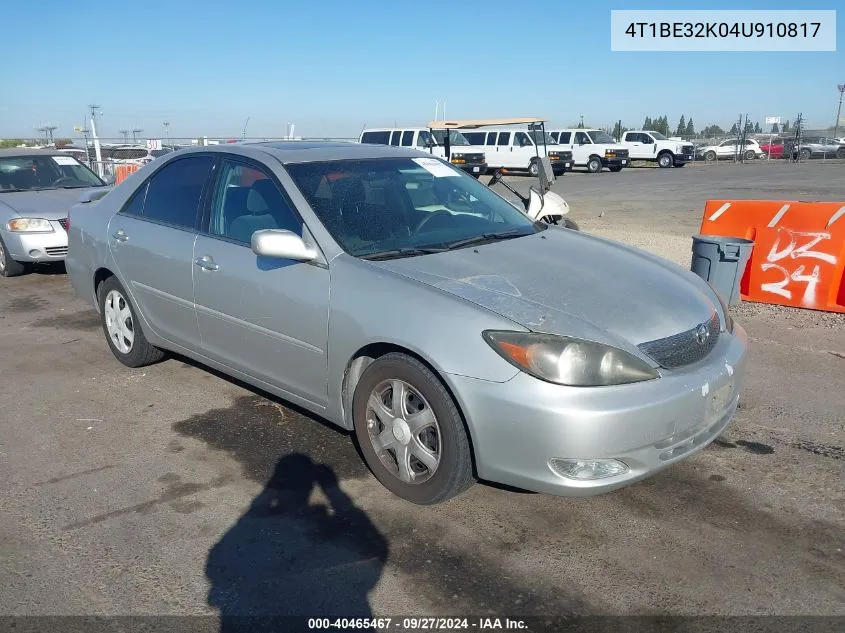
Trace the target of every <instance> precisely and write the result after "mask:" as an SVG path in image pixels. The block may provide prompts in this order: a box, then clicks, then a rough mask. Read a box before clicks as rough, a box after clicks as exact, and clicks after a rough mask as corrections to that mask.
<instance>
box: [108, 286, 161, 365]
mask: <svg viewBox="0 0 845 633" xmlns="http://www.w3.org/2000/svg"><path fill="white" fill-rule="evenodd" d="M97 294H98V297H99V301H100V318H101V320H102V323H103V332H104V333H105V335H106V340H107V341H108V342H109V348H111V351H112V354H114V355H115V357H116V358H117V360H119V361H120V362H121V363H123V364H124V365H126V366H127V367H143V366H145V365H151V364H153V363H157V362H158V361H160V360H161V359H162V358H164V352H163V351H162V350H160V349H158V348H157V347H154V346H152V345H150V343H149V342H148V341H147V338H146V337H145V336H144V332H143V330H142V329H141V324H140V323H138V317H137V313H136V311H135V308H134V307H133V306H132V304H131V303H130V302H129V298H128V296H127V294H126V291H125V290H124V289H123V286H122V285H121V284H120V282H119V281H118V280H117V277H109V278H108V279H106V280H105V281H104V282H103V283H102V284H101V285H100V287H99V289H98V291H97Z"/></svg>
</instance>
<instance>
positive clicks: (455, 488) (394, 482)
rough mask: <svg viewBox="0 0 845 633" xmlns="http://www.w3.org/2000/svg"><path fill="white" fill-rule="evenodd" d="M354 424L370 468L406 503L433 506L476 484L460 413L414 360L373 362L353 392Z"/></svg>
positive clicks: (396, 357)
mask: <svg viewBox="0 0 845 633" xmlns="http://www.w3.org/2000/svg"><path fill="white" fill-rule="evenodd" d="M352 418H353V424H354V427H355V436H356V439H357V440H358V444H359V446H360V448H361V453H362V454H363V456H364V460H365V461H366V463H367V466H369V468H370V470H371V471H372V472H373V474H374V475H375V476H376V479H378V480H379V481H380V482H381V483H382V485H383V486H384V487H385V488H387V489H388V490H390V491H391V492H392V493H393V494H395V495H397V496H399V497H401V498H403V499H405V500H406V501H410V502H412V503H417V504H420V505H433V504H436V503H440V502H442V501H446V500H447V499H450V498H452V497H454V496H456V495H457V494H459V493H461V492H463V491H464V490H466V489H467V488H469V487H470V486H471V485H472V484H473V483H474V481H475V480H474V478H473V474H472V457H471V452H470V445H469V438H468V437H467V432H466V429H465V427H464V423H463V420H462V418H461V415H460V412H459V411H458V407H457V406H456V405H455V402H454V401H453V400H452V397H451V396H450V395H449V392H448V391H447V390H446V388H445V387H444V386H443V384H442V383H441V382H440V380H439V379H438V378H437V376H435V375H434V373H433V372H432V371H431V370H430V369H429V368H428V367H426V366H425V365H424V364H423V363H422V362H420V361H419V360H417V359H416V358H413V357H411V356H408V355H406V354H400V353H390V354H386V355H385V356H382V357H381V358H379V359H377V360H375V361H373V363H372V364H370V365H369V366H368V367H367V369H366V370H364V373H363V374H362V375H361V379H360V380H359V381H358V385H357V386H356V387H355V395H354V397H353V401H352Z"/></svg>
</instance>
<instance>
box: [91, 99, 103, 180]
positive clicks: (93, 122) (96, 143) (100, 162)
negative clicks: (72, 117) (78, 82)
mask: <svg viewBox="0 0 845 633" xmlns="http://www.w3.org/2000/svg"><path fill="white" fill-rule="evenodd" d="M88 108H89V109H90V110H91V136H92V137H93V139H94V157H95V158H96V160H97V175H98V176H99V177H100V178H102V177H103V176H104V175H105V171H104V170H103V155H102V152H100V139H99V137H98V136H97V110H99V109H100V106H98V105H97V104H96V103H92V104H90V105H89V106H88Z"/></svg>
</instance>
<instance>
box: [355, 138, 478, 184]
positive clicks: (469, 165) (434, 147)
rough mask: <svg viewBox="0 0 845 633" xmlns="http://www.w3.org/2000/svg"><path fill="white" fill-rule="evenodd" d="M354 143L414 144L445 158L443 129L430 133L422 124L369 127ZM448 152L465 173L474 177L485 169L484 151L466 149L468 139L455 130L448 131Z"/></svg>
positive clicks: (456, 165)
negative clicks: (400, 126)
mask: <svg viewBox="0 0 845 633" xmlns="http://www.w3.org/2000/svg"><path fill="white" fill-rule="evenodd" d="M358 142H359V143H370V144H373V145H395V146H397V147H414V148H416V149H419V150H421V151H424V152H430V153H432V154H434V155H435V156H439V157H440V158H444V159H445V158H446V130H434V133H433V134H432V132H431V131H430V130H429V129H428V128H424V127H404V128H388V127H382V128H370V129H366V130H363V131H362V132H361V136H360V137H359V138H358ZM449 152H450V154H451V156H450V159H449V161H450V162H451V163H452V164H453V165H454V166H455V167H458V168H459V169H462V170H464V171H465V172H467V173H468V174H470V175H472V176H475V177H476V178H478V177H479V176H480V175H481V174H484V173H486V172H487V161H486V160H485V153H484V151H483V150H482V151H477V150H476V149H470V147H469V141H467V139H466V138H464V135H463V134H462V133H461V132H459V131H457V130H450V131H449Z"/></svg>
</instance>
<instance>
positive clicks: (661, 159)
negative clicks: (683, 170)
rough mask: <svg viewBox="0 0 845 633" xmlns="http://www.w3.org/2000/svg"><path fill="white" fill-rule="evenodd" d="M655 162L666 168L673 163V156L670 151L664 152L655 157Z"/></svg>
mask: <svg viewBox="0 0 845 633" xmlns="http://www.w3.org/2000/svg"><path fill="white" fill-rule="evenodd" d="M657 164H658V165H659V166H660V167H661V169H667V168H669V167H671V166H672V165H674V164H675V157H674V156H673V155H672V153H671V152H665V153H663V154H661V155H660V156H658V157H657Z"/></svg>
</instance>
